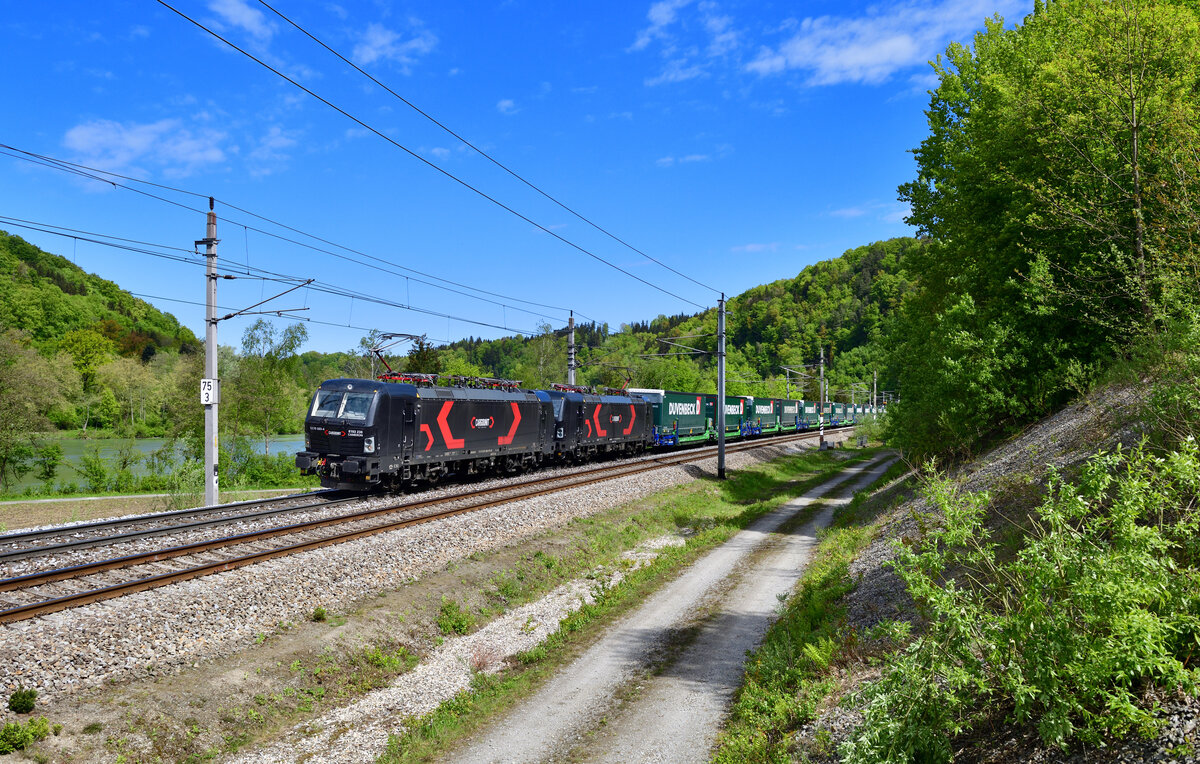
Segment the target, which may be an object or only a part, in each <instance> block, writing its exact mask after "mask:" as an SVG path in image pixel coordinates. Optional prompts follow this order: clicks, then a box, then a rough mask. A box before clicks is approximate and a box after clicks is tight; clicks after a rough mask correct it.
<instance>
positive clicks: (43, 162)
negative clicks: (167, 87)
mask: <svg viewBox="0 0 1200 764" xmlns="http://www.w3.org/2000/svg"><path fill="white" fill-rule="evenodd" d="M12 152H16V153H12ZM0 154H3V155H5V156H9V157H12V158H14V159H21V160H23V161H28V162H31V163H32V164H36V165H38V166H41V167H47V168H49V169H56V170H61V171H63V172H67V173H71V174H74V175H79V176H81V177H84V178H88V179H90V180H95V181H97V182H100V183H107V184H109V185H110V186H112V187H114V188H122V189H125V190H127V191H133V192H134V193H137V194H141V195H143V196H147V197H149V198H151V199H155V200H158V201H161V202H166V203H167V204H171V205H173V206H176V207H179V208H181V209H184V210H187V211H188V212H195V213H197V214H203V210H198V209H196V208H194V207H188V206H187V205H186V204H180V203H179V202H177V201H174V200H172V199H167V198H166V197H163V196H159V195H157V194H151V193H148V192H146V191H142V190H141V189H137V188H134V187H132V186H128V185H126V184H124V183H117V182H116V181H113V180H109V179H108V178H104V177H101V175H111V176H112V177H115V178H120V179H122V180H128V181H131V182H134V183H144V184H146V185H149V186H153V187H155V188H161V189H164V190H168V191H173V192H175V193H179V194H186V195H189V196H195V197H198V198H201V199H207V198H209V197H208V196H207V195H205V194H201V193H198V192H195V191H189V190H187V189H182V188H174V187H172V186H165V185H162V184H159V183H152V182H150V181H145V180H140V179H138V178H133V177H130V176H127V175H121V174H120V173H115V172H111V171H109V170H101V169H99V168H95V167H88V166H87V165H82V164H77V163H75V162H68V161H66V160H64V159H57V158H55V157H50V156H46V155H43V154H36V153H34V152H31V151H25V150H24V149H18V148H15V147H13V146H9V145H7V144H2V143H0ZM22 155H23V156H22ZM85 171H86V172H85ZM92 173H99V174H100V175H96V174H92ZM221 203H222V204H224V205H225V206H227V207H229V208H230V209H234V210H237V211H238V212H242V213H244V214H247V215H250V216H252V217H255V218H258V219H259V220H263V221H266V222H268V223H271V224H272V225H276V226H279V227H280V228H284V229H286V230H289V231H293V232H295V233H297V234H300V235H301V236H307V237H308V238H310V239H314V240H316V241H319V242H322V243H324V244H328V245H330V246H332V247H337V248H338V249H343V250H345V251H347V252H353V253H354V254H356V255H361V256H362V257H365V258H367V259H369V260H374V261H375V262H378V263H383V264H385V265H389V266H392V267H394V268H398V269H400V270H402V271H408V272H409V273H415V274H418V275H420V276H425V277H426V278H430V279H434V280H436V281H441V282H444V283H446V284H453V285H454V286H457V287H461V288H462V289H468V290H470V291H473V292H479V293H481V294H487V295H491V296H493V297H500V298H502V299H506V300H511V301H513V302H520V303H524V304H526V305H535V306H538V307H542V308H548V309H550V310H559V311H564V312H565V311H567V308H563V307H559V306H557V305H546V304H544V303H540V302H534V301H532V300H523V299H521V298H518V297H511V296H508V295H502V294H499V293H497V292H491V291H488V290H486V289H479V288H478V287H473V286H470V285H467V284H463V283H460V282H457V281H453V280H451V279H445V278H442V277H440V276H434V275H432V274H428V273H425V272H423V271H418V270H416V269H415V268H409V267H407V266H404V265H400V264H398V263H393V262H391V261H389V260H384V259H382V258H379V257H375V256H374V255H370V254H367V253H366V252H362V251H359V250H357V249H354V248H352V247H347V246H345V245H343V244H338V243H336V242H333V241H329V240H327V239H323V238H321V237H320V236H316V235H315V234H310V233H307V232H306V231H302V230H300V229H298V228H293V227H292V226H289V225H287V224H285V223H281V222H279V221H277V220H273V219H271V218H269V217H266V216H265V215H260V214H258V213H256V212H253V211H251V210H247V209H244V208H242V207H239V206H237V205H235V204H231V203H229V202H227V201H224V200H221ZM225 220H226V221H227V222H229V223H232V224H234V225H240V226H242V227H243V228H245V229H246V230H249V231H254V232H255V233H259V234H262V235H264V236H269V237H271V238H273V239H276V240H279V241H283V242H287V243H288V244H294V245H296V246H298V247H304V248H305V249H309V250H312V251H314V252H319V253H321V254H325V255H329V256H331V257H336V258H339V259H342V260H346V261H347V262H352V263H355V264H357V265H362V266H364V267H367V268H372V269H374V270H378V271H381V272H383V273H390V274H392V275H393V276H399V277H400V278H404V279H412V280H413V281H416V282H417V283H420V284H426V285H428V286H431V287H433V288H435V289H441V290H443V291H447V292H453V293H454V294H459V295H462V296H463V297H469V298H471V299H473V300H480V301H481V302H488V303H491V304H493V305H500V306H503V307H506V308H512V309H513V310H519V311H522V312H525V313H529V314H530V315H534V316H538V317H540V318H552V319H554V320H559V321H561V320H563V317H562V316H547V315H545V314H543V313H538V312H536V311H531V310H527V309H525V308H522V307H519V306H516V305H509V304H507V303H502V302H496V301H494V300H488V299H486V298H483V297H478V296H476V295H472V294H466V293H464V292H460V291H458V290H455V289H450V288H448V287H445V286H441V285H440V284H434V283H432V282H430V281H425V280H423V279H420V278H415V277H412V276H409V275H407V274H404V273H397V272H396V271H392V270H388V269H386V268H380V267H379V266H376V265H371V264H370V263H364V262H361V261H359V260H356V259H354V258H352V257H347V256H345V255H341V254H338V253H336V252H331V251H329V250H327V249H323V248H321V247H317V246H314V245H312V244H308V243H305V242H302V241H296V240H295V239H290V238H288V237H286V236H281V235H279V234H277V233H273V232H271V231H267V230H264V229H262V228H258V227H257V226H252V225H247V224H246V223H243V222H241V221H238V220H233V219H230V218H225ZM575 312H576V313H579V311H575ZM579 315H580V316H581V317H583V318H585V319H587V320H589V321H594V320H595V319H592V318H590V317H588V316H584V315H583V314H582V313H579Z"/></svg>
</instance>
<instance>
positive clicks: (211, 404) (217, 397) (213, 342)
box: [196, 196, 221, 507]
mask: <svg viewBox="0 0 1200 764" xmlns="http://www.w3.org/2000/svg"><path fill="white" fill-rule="evenodd" d="M196 244H197V246H199V245H200V244H203V245H205V250H204V257H205V258H206V259H207V260H208V271H207V274H206V278H207V279H208V296H207V304H206V307H205V319H204V324H205V326H204V379H202V380H200V402H201V403H202V404H204V506H206V507H211V506H213V505H215V504H216V503H217V502H218V491H219V486H220V482H219V479H218V475H217V404H218V403H220V401H221V385H220V382H219V380H218V378H217V279H218V278H220V277H219V276H218V275H217V213H216V212H214V211H213V198H212V197H211V196H210V197H209V198H208V226H207V228H206V230H205V235H204V239H203V240H202V241H198V242H196Z"/></svg>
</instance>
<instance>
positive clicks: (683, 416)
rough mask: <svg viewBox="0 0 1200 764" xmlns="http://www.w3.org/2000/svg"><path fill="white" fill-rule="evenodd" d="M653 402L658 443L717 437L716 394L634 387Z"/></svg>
mask: <svg viewBox="0 0 1200 764" xmlns="http://www.w3.org/2000/svg"><path fill="white" fill-rule="evenodd" d="M628 392H629V394H630V395H640V396H641V397H643V398H645V399H646V400H647V401H649V402H650V410H651V413H652V416H653V421H654V435H653V437H654V445H656V446H679V445H683V444H684V443H703V442H706V441H709V440H712V439H713V438H714V437H716V430H715V429H714V428H715V427H716V425H715V419H714V416H715V412H714V410H713V406H714V402H715V400H716V396H715V395H705V394H703V393H681V392H677V391H674V390H649V389H644V388H642V389H636V388H635V389H631V390H629V391H628Z"/></svg>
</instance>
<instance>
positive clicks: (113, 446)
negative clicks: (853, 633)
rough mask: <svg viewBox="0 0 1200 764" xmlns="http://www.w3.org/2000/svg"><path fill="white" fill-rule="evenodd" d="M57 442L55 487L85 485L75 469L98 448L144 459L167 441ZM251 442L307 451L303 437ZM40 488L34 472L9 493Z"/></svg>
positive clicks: (258, 447)
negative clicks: (125, 450)
mask: <svg viewBox="0 0 1200 764" xmlns="http://www.w3.org/2000/svg"><path fill="white" fill-rule="evenodd" d="M46 442H47V443H49V442H50V441H46ZM54 442H55V443H57V444H58V445H60V446H62V450H63V463H62V464H61V465H59V468H58V475H57V476H55V478H54V484H55V485H58V484H59V483H79V484H80V485H82V484H83V478H82V476H80V474H79V472H77V471H76V470H75V469H73V467H74V466H75V465H78V464H79V460H80V457H82V456H83V455H84V454H85V453H91V451H92V450H93V449H96V450H98V451H99V453H100V455H101V456H103V457H105V458H109V459H111V458H112V457H113V456H115V455H116V454H117V452H118V451H120V450H121V448H123V447H125V446H127V445H128V444H130V443H132V444H133V448H134V451H135V453H137V454H138V455H140V456H143V457H144V456H146V455H148V454H151V453H153V452H155V451H157V450H159V449H160V448H162V447H163V444H164V443H165V442H166V441H165V440H164V439H163V438H140V439H130V438H88V439H86V440H84V439H78V438H74V439H70V440H65V439H64V440H56V441H54ZM249 442H250V445H251V446H252V447H253V448H254V450H255V451H256V452H258V453H260V454H261V453H263V452H264V451H266V450H267V447H268V446H269V447H270V453H271V454H278V453H286V454H294V453H296V452H297V451H303V450H304V436H303V435H278V436H276V437H274V438H271V441H270V443H269V444H268V443H265V442H264V441H261V440H250V441H249ZM145 472H146V469H145V467H144V466H143V465H142V464H140V463H139V464H138V465H136V466H135V467H134V468H133V473H134V474H135V475H143V474H145ZM297 474H298V473H297ZM37 485H38V480H37V478H36V477H35V476H34V470H33V469H31V470H30V471H29V472H28V473H26V475H25V477H23V478H22V479H21V480H20V481H18V482H17V483H16V484H15V485H14V486H13V487H12V488H10V489H9V491H10V492H16V493H20V492H21V491H23V490H25V487H26V486H37Z"/></svg>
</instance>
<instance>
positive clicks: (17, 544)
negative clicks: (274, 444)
mask: <svg viewBox="0 0 1200 764" xmlns="http://www.w3.org/2000/svg"><path fill="white" fill-rule="evenodd" d="M358 498H361V497H360V496H357V495H348V494H347V493H346V492H345V491H315V492H313V493H308V494H300V495H290V496H276V497H273V498H269V499H254V500H251V501H240V502H234V503H232V504H220V505H217V506H213V507H199V508H196V509H181V510H176V511H173V512H159V513H156V514H150V515H134V516H130V517H118V518H114V519H111V520H97V521H95V522H88V523H77V524H74V525H68V526H59V527H54V528H41V529H38V530H32V531H18V532H14V533H6V534H3V535H0V565H3V564H5V563H11V562H15V561H17V560H25V559H29V558H32V557H39V556H44V555H52V554H60V553H62V552H65V551H73V550H79V549H88V548H91V547H97V546H108V545H111V544H118V543H122V542H125V541H133V540H135V539H141V538H150V537H152V536H164V535H170V534H174V533H181V532H184V531H187V530H194V529H199V528H211V527H214V526H218V525H226V524H231V523H238V522H246V521H248V520H256V519H261V518H265V517H271V516H275V515H284V514H289V513H293V512H304V511H311V510H314V509H322V508H326V507H332V506H336V505H338V504H344V503H347V502H349V501H353V500H355V499H358ZM112 531H119V532H118V533H112Z"/></svg>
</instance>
